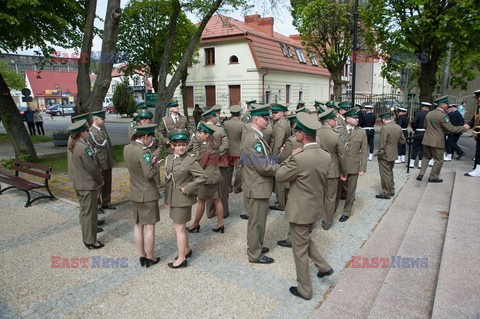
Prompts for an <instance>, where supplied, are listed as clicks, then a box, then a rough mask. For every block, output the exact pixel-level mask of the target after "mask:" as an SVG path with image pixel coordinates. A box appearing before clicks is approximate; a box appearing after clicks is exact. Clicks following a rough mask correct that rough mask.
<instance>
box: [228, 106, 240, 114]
mask: <svg viewBox="0 0 480 319" xmlns="http://www.w3.org/2000/svg"><path fill="white" fill-rule="evenodd" d="M240 112H242V106H241V105H232V106H230V113H232V114H239V113H240Z"/></svg>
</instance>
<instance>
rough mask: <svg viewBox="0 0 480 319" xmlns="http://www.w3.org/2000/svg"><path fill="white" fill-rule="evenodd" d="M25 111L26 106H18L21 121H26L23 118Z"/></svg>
mask: <svg viewBox="0 0 480 319" xmlns="http://www.w3.org/2000/svg"><path fill="white" fill-rule="evenodd" d="M26 110H27V107H26V106H19V107H18V112H20V115H21V116H22V119H23V121H26V120H27V118H26V117H25V111H26Z"/></svg>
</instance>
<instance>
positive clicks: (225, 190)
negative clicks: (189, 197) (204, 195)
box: [205, 167, 230, 218]
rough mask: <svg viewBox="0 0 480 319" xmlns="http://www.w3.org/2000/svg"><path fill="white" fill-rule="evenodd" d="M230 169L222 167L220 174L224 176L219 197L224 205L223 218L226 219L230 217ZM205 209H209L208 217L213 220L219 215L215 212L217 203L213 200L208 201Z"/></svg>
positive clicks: (219, 189) (219, 187)
mask: <svg viewBox="0 0 480 319" xmlns="http://www.w3.org/2000/svg"><path fill="white" fill-rule="evenodd" d="M228 170H229V167H220V174H221V175H222V181H221V182H220V184H219V186H218V196H219V197H220V199H221V201H222V205H223V217H224V218H226V217H228V215H229V212H228V194H229V192H230V182H229V179H228V178H229V173H228ZM205 207H206V208H207V217H208V218H213V217H215V216H216V215H217V212H216V210H215V203H214V202H213V201H212V200H207V202H206V204H205Z"/></svg>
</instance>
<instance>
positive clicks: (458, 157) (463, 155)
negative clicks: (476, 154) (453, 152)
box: [457, 153, 466, 160]
mask: <svg viewBox="0 0 480 319" xmlns="http://www.w3.org/2000/svg"><path fill="white" fill-rule="evenodd" d="M465 155H466V154H465V153H463V154H460V155H458V156H457V160H459V159H462V158H463V157H465Z"/></svg>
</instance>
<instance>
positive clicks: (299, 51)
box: [295, 49, 307, 64]
mask: <svg viewBox="0 0 480 319" xmlns="http://www.w3.org/2000/svg"><path fill="white" fill-rule="evenodd" d="M295 52H297V58H298V61H299V62H300V63H303V64H307V61H306V60H305V56H304V55H303V52H302V49H295Z"/></svg>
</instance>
